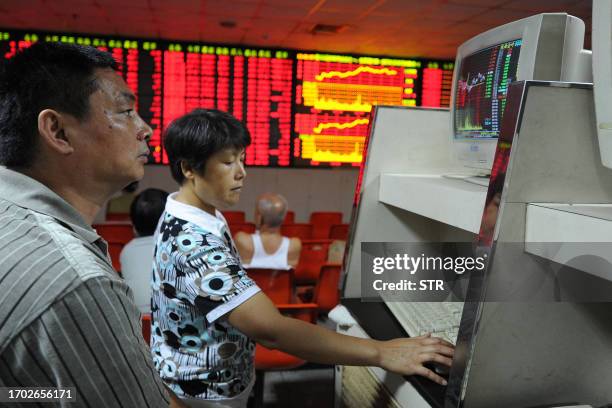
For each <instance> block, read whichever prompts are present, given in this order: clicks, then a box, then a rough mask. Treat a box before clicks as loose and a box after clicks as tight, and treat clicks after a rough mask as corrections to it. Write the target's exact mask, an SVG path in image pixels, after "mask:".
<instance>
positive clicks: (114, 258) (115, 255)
mask: <svg viewBox="0 0 612 408" xmlns="http://www.w3.org/2000/svg"><path fill="white" fill-rule="evenodd" d="M124 246H125V244H124V243H122V242H108V254H109V255H110V258H111V262H112V263H113V268H115V270H116V271H117V273H119V275H121V262H119V255H121V250H122V249H123V247H124Z"/></svg>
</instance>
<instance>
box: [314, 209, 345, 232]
mask: <svg viewBox="0 0 612 408" xmlns="http://www.w3.org/2000/svg"><path fill="white" fill-rule="evenodd" d="M310 223H311V224H312V238H329V229H330V228H331V226H332V225H334V224H341V223H342V213H341V212H322V211H319V212H313V213H312V214H310Z"/></svg>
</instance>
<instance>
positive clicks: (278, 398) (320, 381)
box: [264, 366, 334, 408]
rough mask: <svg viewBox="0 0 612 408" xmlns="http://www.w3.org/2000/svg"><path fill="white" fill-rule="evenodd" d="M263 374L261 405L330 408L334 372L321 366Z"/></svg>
mask: <svg viewBox="0 0 612 408" xmlns="http://www.w3.org/2000/svg"><path fill="white" fill-rule="evenodd" d="M310 367H312V366H306V367H305V368H301V369H297V370H291V371H278V372H269V373H266V377H265V385H264V406H265V407H266V408H267V407H270V408H285V407H291V408H332V407H333V406H334V369H333V367H329V368H320V367H321V366H315V368H310Z"/></svg>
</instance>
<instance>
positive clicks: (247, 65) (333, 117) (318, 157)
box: [0, 29, 453, 167]
mask: <svg viewBox="0 0 612 408" xmlns="http://www.w3.org/2000/svg"><path fill="white" fill-rule="evenodd" d="M36 41H60V42H67V43H76V44H82V45H91V46H95V47H97V48H100V49H102V50H105V51H108V52H110V53H111V54H112V55H113V57H114V58H115V59H116V60H117V62H118V63H119V73H120V74H121V75H122V76H123V78H124V79H125V81H126V82H127V84H128V86H129V87H130V88H131V89H132V90H133V91H134V92H135V94H136V97H137V101H136V104H137V110H138V113H139V114H140V116H141V117H142V118H143V119H144V120H145V121H146V122H147V123H149V124H150V126H151V128H152V129H153V135H152V137H151V142H150V146H151V156H150V160H149V163H152V164H167V163H168V157H167V155H166V153H165V151H164V148H163V140H162V138H163V130H164V129H165V128H166V127H167V126H168V125H169V124H170V123H171V122H172V121H173V120H174V119H176V118H177V117H179V116H181V115H183V114H185V113H187V112H190V111H192V110H193V109H195V108H216V109H220V110H224V111H227V112H229V113H231V114H232V115H234V116H235V117H236V118H238V119H239V120H241V121H243V123H244V124H245V125H246V126H247V128H248V129H249V132H250V134H251V139H252V144H251V145H250V146H249V147H248V148H247V152H246V153H247V154H246V164H247V165H251V166H269V167H287V166H295V167H310V166H324V167H326V166H341V165H344V166H359V165H360V163H361V161H362V154H363V146H364V140H365V137H366V134H367V132H368V124H369V115H370V110H371V108H372V107H373V106H375V105H381V104H384V105H400V106H428V107H447V106H448V105H449V100H450V89H451V78H452V71H453V63H452V62H449V61H429V60H420V59H397V58H378V57H368V56H339V55H327V54H316V53H301V52H299V51H294V50H280V49H263V48H254V47H248V46H236V47H232V46H226V45H215V44H203V43H187V42H172V41H166V40H146V39H133V38H132V39H130V38H117V37H107V36H100V35H87V34H65V33H44V32H24V31H13V30H1V29H0V53H2V55H3V56H4V58H11V57H12V56H13V55H15V53H16V52H17V51H18V50H20V49H22V48H25V47H28V46H30V45H31V44H32V43H34V42H36Z"/></svg>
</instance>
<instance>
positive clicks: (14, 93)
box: [0, 42, 117, 168]
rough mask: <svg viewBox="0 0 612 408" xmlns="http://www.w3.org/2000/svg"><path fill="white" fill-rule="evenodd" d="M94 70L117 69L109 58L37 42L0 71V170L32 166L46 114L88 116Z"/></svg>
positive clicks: (72, 46)
mask: <svg viewBox="0 0 612 408" xmlns="http://www.w3.org/2000/svg"><path fill="white" fill-rule="evenodd" d="M95 68H112V69H114V70H116V69H117V63H116V61H115V60H114V59H113V57H112V55H111V54H109V53H107V52H103V51H100V50H98V49H96V48H93V47H87V46H81V45H76V44H65V43H53V42H38V43H35V44H33V45H32V46H31V47H29V48H26V49H24V50H22V51H20V52H18V53H17V55H15V56H14V57H13V58H11V59H9V60H6V61H4V62H3V63H2V64H1V66H0V164H2V165H5V166H8V167H24V168H27V167H29V166H31V164H32V163H33V161H34V158H35V155H36V150H37V146H38V114H39V113H40V112H41V111H43V110H44V109H55V110H57V111H59V112H63V113H68V114H70V115H72V116H74V117H75V118H77V119H78V120H83V119H86V118H87V115H88V114H89V96H90V95H91V94H92V93H93V92H94V91H95V90H96V89H97V83H96V81H95V78H94V77H93V72H94V69H95Z"/></svg>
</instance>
